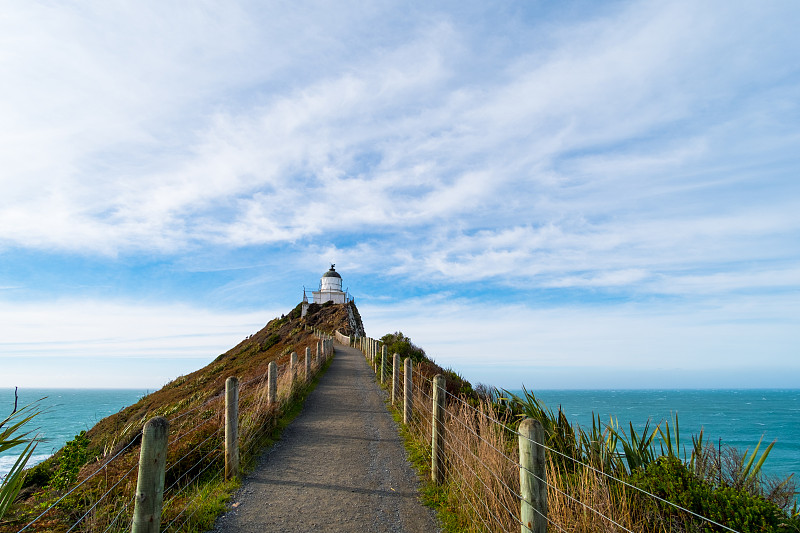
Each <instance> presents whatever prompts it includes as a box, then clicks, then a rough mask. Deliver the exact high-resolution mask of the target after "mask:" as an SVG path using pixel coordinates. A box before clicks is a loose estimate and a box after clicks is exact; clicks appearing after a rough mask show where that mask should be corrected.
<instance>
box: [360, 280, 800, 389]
mask: <svg viewBox="0 0 800 533" xmlns="http://www.w3.org/2000/svg"><path fill="white" fill-rule="evenodd" d="M798 303H800V301H798V298H797V296H796V295H781V296H774V297H747V298H737V299H729V300H717V299H703V300H696V301H694V302H691V303H687V302H680V303H675V302H672V303H670V302H669V301H665V302H657V303H639V304H622V305H618V306H614V307H613V308H609V307H607V306H605V307H596V308H592V307H591V306H571V305H555V306H553V305H545V304H538V303H537V302H530V304H529V305H524V304H513V305H503V304H502V303H501V304H496V303H480V302H466V301H460V300H458V299H454V300H452V301H448V300H447V299H442V298H437V297H433V298H423V299H418V300H414V301H406V302H402V303H400V304H394V305H391V304H385V305H384V304H381V305H374V304H372V305H362V306H361V308H360V311H361V315H362V317H364V320H365V326H366V328H367V334H368V335H371V336H375V337H380V336H381V335H383V334H385V333H389V332H393V331H398V330H400V331H402V332H403V333H405V334H406V335H409V336H410V337H411V338H412V340H413V341H414V342H415V343H417V344H418V345H420V346H422V347H423V348H424V349H425V350H426V351H427V352H428V355H429V356H432V357H433V358H434V359H435V360H436V361H437V362H438V363H439V364H441V365H443V366H445V367H448V366H449V367H452V368H454V369H455V370H458V371H461V372H464V373H465V375H466V377H467V378H468V379H472V380H474V381H487V379H486V378H485V377H484V376H492V377H493V378H494V380H493V381H489V383H490V384H493V385H496V386H503V387H512V388H518V387H519V385H520V384H521V383H527V384H528V385H529V386H532V385H533V382H536V386H540V387H541V386H542V384H541V382H540V381H539V380H538V378H537V376H540V375H541V374H547V375H551V376H554V379H557V382H553V383H552V384H551V385H550V386H549V387H548V386H545V388H558V387H564V388H574V387H576V386H577V387H580V386H585V385H586V383H587V378H588V377H589V375H590V374H591V372H593V371H594V370H595V369H598V368H602V369H604V371H605V372H609V371H619V372H621V373H623V374H624V375H625V376H626V378H627V377H630V375H631V373H632V372H633V373H638V374H639V375H640V376H646V377H647V383H648V386H655V387H680V386H688V384H692V385H691V386H696V379H695V378H696V377H697V376H699V375H702V376H704V379H708V376H709V375H710V374H711V373H713V370H714V369H718V370H719V371H720V376H724V377H725V379H724V380H723V379H721V378H720V379H719V380H718V381H717V382H715V381H714V380H713V378H712V379H710V380H709V381H707V382H706V383H705V384H704V386H705V387H719V386H734V385H732V384H731V383H732V382H731V381H729V379H730V378H731V376H735V380H734V381H735V386H740V387H750V386H774V385H771V384H770V383H769V382H765V381H764V376H772V377H773V378H775V377H778V376H782V375H783V374H784V373H785V372H787V369H789V368H791V369H792V370H791V372H794V375H795V381H794V382H793V385H794V386H797V385H798V383H800V382H798V381H797V380H796V376H797V375H798V374H797V372H796V371H797V370H798V362H797V361H796V353H795V352H796V346H797V342H798V341H800V336H798V335H799V334H798V332H800V327H798V326H800V324H798V320H797V318H796V317H795V316H794V314H793V313H792V311H791V310H792V309H794V308H796V306H797V305H798ZM787 317H791V318H787ZM752 368H758V369H759V372H760V373H761V374H760V377H759V379H760V381H759V382H758V383H755V382H752V381H749V380H748V375H749V371H750V369H752ZM663 369H669V376H666V375H665V376H664V379H663V381H661V382H660V383H659V379H658V376H659V373H660V372H661V370H663ZM570 374H573V375H574V377H575V381H573V382H570V378H569V376H570ZM621 375H622V374H621ZM681 375H683V378H682V379H681V378H680V376H681ZM676 376H677V377H678V379H677V381H676ZM781 379H782V382H781V383H782V385H783V386H785V381H786V380H785V379H783V378H781ZM622 382H624V380H622ZM605 386H606V384H604V383H599V382H598V383H595V384H594V387H590V388H604V387H605ZM612 386H619V384H616V385H612ZM627 386H628V387H634V388H635V387H636V386H638V385H637V384H636V383H635V382H632V381H629V382H628V385H627Z"/></svg>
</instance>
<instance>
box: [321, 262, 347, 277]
mask: <svg viewBox="0 0 800 533" xmlns="http://www.w3.org/2000/svg"><path fill="white" fill-rule="evenodd" d="M322 277H323V278H339V279H342V276H340V275H339V273H338V272H336V271H335V270H334V269H333V265H331V269H330V270H328V271H327V272H325V273H324V274H323V275H322Z"/></svg>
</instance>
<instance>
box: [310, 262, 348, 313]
mask: <svg viewBox="0 0 800 533" xmlns="http://www.w3.org/2000/svg"><path fill="white" fill-rule="evenodd" d="M335 266H336V265H331V268H330V270H328V271H327V272H325V273H324V274H323V275H322V279H320V282H319V290H318V291H313V292H312V293H311V295H312V296H313V298H314V303H315V304H324V303H325V302H333V303H335V304H343V303H345V302H347V300H348V298H347V293H345V292H343V291H342V276H340V275H339V273H338V272H336V269H335Z"/></svg>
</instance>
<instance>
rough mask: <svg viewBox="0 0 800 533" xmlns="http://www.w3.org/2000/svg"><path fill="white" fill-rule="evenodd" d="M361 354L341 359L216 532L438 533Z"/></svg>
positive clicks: (339, 354)
mask: <svg viewBox="0 0 800 533" xmlns="http://www.w3.org/2000/svg"><path fill="white" fill-rule="evenodd" d="M384 397H385V393H384V392H383V391H382V390H381V389H380V388H379V387H378V386H377V384H376V383H375V378H374V374H372V371H371V370H370V368H369V365H368V364H367V362H366V361H365V360H364V356H363V355H362V354H361V352H359V351H358V350H356V349H354V348H348V347H344V346H341V345H337V346H336V357H335V359H334V360H333V363H332V364H331V367H330V368H329V369H328V371H327V372H326V373H325V375H324V376H323V377H322V379H321V381H320V383H319V385H318V386H317V388H316V389H315V390H314V392H312V393H311V395H309V397H308V398H307V400H306V404H305V407H304V408H303V412H302V413H301V414H300V415H299V416H298V417H297V418H296V419H295V420H294V421H293V422H292V423H291V424H290V425H289V427H288V428H286V430H285V431H284V434H283V436H282V438H281V440H280V441H279V442H278V443H276V444H275V446H273V447H272V448H270V449H269V450H268V451H266V452H265V453H264V455H263V456H262V457H261V458H260V459H259V464H258V466H257V467H256V469H255V471H253V472H252V473H251V474H250V475H249V476H248V477H247V478H246V479H245V480H244V482H243V483H242V487H241V489H239V491H238V492H237V493H236V494H235V495H234V498H233V500H232V501H233V505H235V507H232V508H231V510H230V511H228V512H227V513H225V514H224V515H223V516H221V517H220V518H219V519H218V520H217V523H216V527H215V529H214V530H213V531H215V532H217V533H222V532H226V533H227V532H231V533H232V532H238V533H248V532H253V533H256V532H257V533H264V532H269V531H281V532H301V531H302V532H304V533H305V532H307V531H309V530H316V529H320V530H321V529H325V530H326V531H375V532H385V531H391V532H429V531H438V530H439V529H438V526H437V524H436V520H435V518H434V516H433V512H432V511H431V510H430V509H429V508H427V507H425V506H423V505H422V504H421V503H420V502H419V500H418V495H417V494H418V493H417V489H418V481H417V476H416V474H415V473H414V471H413V470H412V468H411V465H410V464H409V463H408V460H407V458H406V451H405V448H404V447H403V445H402V443H401V442H400V438H399V436H398V433H397V426H396V424H395V422H394V420H392V417H391V416H390V415H389V413H388V412H387V410H386V407H385V405H384Z"/></svg>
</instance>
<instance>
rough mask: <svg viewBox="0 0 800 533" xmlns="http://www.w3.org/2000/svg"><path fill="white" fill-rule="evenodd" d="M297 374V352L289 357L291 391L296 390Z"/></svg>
mask: <svg viewBox="0 0 800 533" xmlns="http://www.w3.org/2000/svg"><path fill="white" fill-rule="evenodd" d="M295 372H297V352H292V353H291V355H290V356H289V380H290V381H289V390H290V391H293V390H294V377H295V376H294V374H295Z"/></svg>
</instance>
